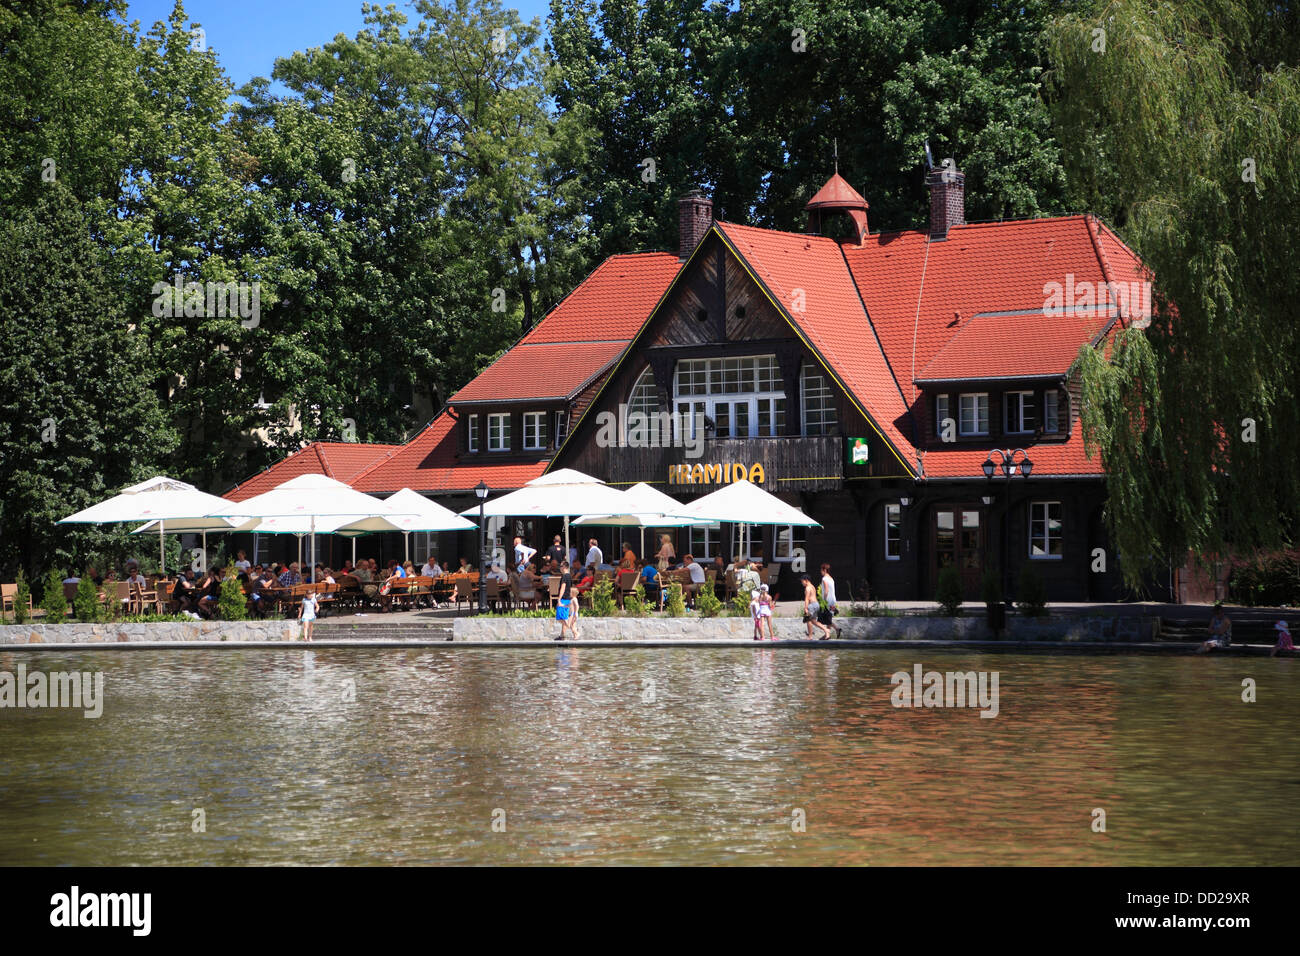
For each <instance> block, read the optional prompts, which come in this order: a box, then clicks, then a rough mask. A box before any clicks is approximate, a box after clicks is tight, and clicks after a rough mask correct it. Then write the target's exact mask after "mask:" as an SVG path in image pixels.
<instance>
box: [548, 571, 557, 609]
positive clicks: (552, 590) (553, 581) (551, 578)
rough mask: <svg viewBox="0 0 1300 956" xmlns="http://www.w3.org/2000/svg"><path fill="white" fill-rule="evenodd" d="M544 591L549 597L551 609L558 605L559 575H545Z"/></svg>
mask: <svg viewBox="0 0 1300 956" xmlns="http://www.w3.org/2000/svg"><path fill="white" fill-rule="evenodd" d="M546 593H547V594H548V595H550V598H551V610H555V609H556V608H557V607H559V606H560V576H559V575H558V574H550V575H547V577H546Z"/></svg>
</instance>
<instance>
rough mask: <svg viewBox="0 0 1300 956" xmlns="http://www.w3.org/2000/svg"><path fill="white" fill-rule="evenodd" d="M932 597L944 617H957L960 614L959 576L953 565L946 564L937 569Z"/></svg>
mask: <svg viewBox="0 0 1300 956" xmlns="http://www.w3.org/2000/svg"><path fill="white" fill-rule="evenodd" d="M934 597H935V600H936V601H938V602H939V610H940V611H941V612H942V613H943V615H944V616H945V617H958V616H959V615H960V614H961V576H960V575H959V574H958V573H957V569H956V567H954V566H953V565H951V564H949V565H946V566H945V567H944V568H943V569H942V570H940V571H939V582H938V587H937V588H936V589H935V595H934Z"/></svg>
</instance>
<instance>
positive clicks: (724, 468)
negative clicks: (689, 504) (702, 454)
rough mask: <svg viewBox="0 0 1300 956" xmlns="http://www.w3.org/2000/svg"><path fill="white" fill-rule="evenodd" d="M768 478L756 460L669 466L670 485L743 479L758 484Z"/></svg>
mask: <svg viewBox="0 0 1300 956" xmlns="http://www.w3.org/2000/svg"><path fill="white" fill-rule="evenodd" d="M766 478H767V476H766V475H765V474H764V472H763V466H762V464H761V463H760V462H754V463H753V464H752V465H746V464H744V463H743V462H739V461H737V462H733V463H728V464H725V465H704V464H695V465H669V466H668V484H670V485H728V484H731V483H732V482H733V481H740V480H741V479H748V480H749V481H752V482H753V483H754V484H756V485H761V484H763V482H764V481H765V480H766Z"/></svg>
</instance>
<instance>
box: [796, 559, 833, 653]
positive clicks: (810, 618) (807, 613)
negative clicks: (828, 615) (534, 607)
mask: <svg viewBox="0 0 1300 956" xmlns="http://www.w3.org/2000/svg"><path fill="white" fill-rule="evenodd" d="M799 583H800V584H802V585H803V622H804V624H806V625H808V640H810V641H811V640H812V636H813V625H814V624H816V625H817V626H818V627H819V628H821V629H822V636H821V637H819V638H818V640H820V641H825V640H829V639H830V636H831V629H830V628H829V627H827V626H826V625H825V624H823V623H822V622H821V621H820V620H819V616H820V614H821V603H820V602H819V601H818V600H817V589H816V588H815V587H813V583H812V578H810V577H808V575H806V574H801V575H799Z"/></svg>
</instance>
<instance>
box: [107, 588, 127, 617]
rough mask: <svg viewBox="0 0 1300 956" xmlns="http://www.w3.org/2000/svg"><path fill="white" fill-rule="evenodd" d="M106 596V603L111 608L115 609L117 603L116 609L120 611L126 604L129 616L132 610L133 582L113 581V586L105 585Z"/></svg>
mask: <svg viewBox="0 0 1300 956" xmlns="http://www.w3.org/2000/svg"><path fill="white" fill-rule="evenodd" d="M104 595H105V598H106V599H107V600H106V603H107V604H108V606H109V607H113V606H114V604H115V603H116V607H117V608H118V609H121V607H122V605H123V604H125V605H126V610H127V613H128V614H129V613H130V609H131V582H130V581H113V582H112V583H111V584H105V585H104Z"/></svg>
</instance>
